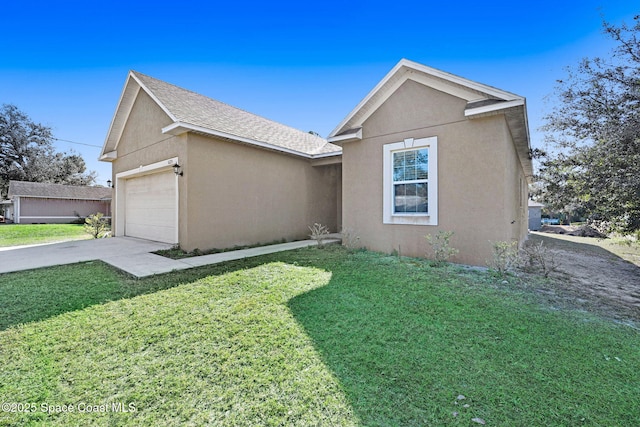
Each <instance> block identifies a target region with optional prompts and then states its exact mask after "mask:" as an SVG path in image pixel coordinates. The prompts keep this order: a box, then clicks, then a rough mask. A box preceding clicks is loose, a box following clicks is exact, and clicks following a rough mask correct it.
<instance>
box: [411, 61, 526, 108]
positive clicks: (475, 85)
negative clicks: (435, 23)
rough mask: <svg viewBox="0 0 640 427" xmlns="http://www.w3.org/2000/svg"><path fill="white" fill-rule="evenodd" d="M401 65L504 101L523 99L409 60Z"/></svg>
mask: <svg viewBox="0 0 640 427" xmlns="http://www.w3.org/2000/svg"><path fill="white" fill-rule="evenodd" d="M399 64H402V65H404V66H406V67H409V68H413V69H414V70H417V71H422V72H423V73H426V74H431V75H432V76H435V77H439V78H441V79H444V80H448V81H450V82H452V83H456V84H459V85H461V86H466V87H468V88H469V89H473V90H476V91H479V92H483V93H486V94H487V95H491V96H494V97H496V98H500V99H504V100H506V101H510V100H514V99H518V98H521V96H518V95H516V94H514V93H511V92H507V91H504V90H501V89H498V88H495V87H493V86H489V85H485V84H482V83H478V82H474V81H473V80H469V79H465V78H464V77H460V76H456V75H455V74H450V73H447V72H446V71H441V70H438V69H436V68H431V67H428V66H426V65H422V64H419V63H417V62H413V61H409V60H408V59H402V60H401V61H400V63H399Z"/></svg>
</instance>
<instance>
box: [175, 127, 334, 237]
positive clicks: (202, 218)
mask: <svg viewBox="0 0 640 427" xmlns="http://www.w3.org/2000/svg"><path fill="white" fill-rule="evenodd" d="M187 150H188V154H187V158H188V162H186V163H184V176H183V177H182V179H183V181H184V182H185V183H186V193H185V194H186V196H185V198H186V200H187V202H186V203H187V205H188V210H187V211H186V215H183V213H184V212H181V223H183V222H184V223H186V224H188V231H187V232H186V234H184V235H181V238H180V245H181V246H182V248H183V249H186V250H193V249H195V248H199V249H202V250H204V249H210V248H228V247H233V246H236V245H247V244H257V243H266V242H272V241H276V240H281V239H285V240H293V239H302V238H307V235H308V234H309V229H308V226H309V225H312V224H313V223H314V222H319V223H322V224H324V225H327V226H328V227H329V228H330V229H331V231H336V230H337V227H338V222H339V220H338V215H337V212H338V201H337V187H338V185H339V182H340V167H341V165H340V164H338V165H326V166H312V165H311V162H310V161H308V160H306V159H301V158H297V157H293V156H289V155H283V154H280V153H275V152H272V151H267V150H263V149H258V148H255V147H251V146H248V145H243V144H238V143H235V142H229V141H224V140H220V139H215V138H211V137H204V136H200V135H195V134H190V135H189V136H188V144H187Z"/></svg>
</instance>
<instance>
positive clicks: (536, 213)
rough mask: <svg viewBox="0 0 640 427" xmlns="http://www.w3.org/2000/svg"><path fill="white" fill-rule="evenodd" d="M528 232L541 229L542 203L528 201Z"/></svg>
mask: <svg viewBox="0 0 640 427" xmlns="http://www.w3.org/2000/svg"><path fill="white" fill-rule="evenodd" d="M528 207H529V230H531V231H538V230H540V228H542V208H544V205H543V204H542V203H538V202H534V201H533V200H529V205H528Z"/></svg>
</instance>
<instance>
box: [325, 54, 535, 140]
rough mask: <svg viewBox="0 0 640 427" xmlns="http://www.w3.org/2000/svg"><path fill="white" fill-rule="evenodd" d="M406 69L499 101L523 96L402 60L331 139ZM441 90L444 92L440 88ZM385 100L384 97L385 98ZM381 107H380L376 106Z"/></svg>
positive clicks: (339, 126)
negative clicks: (396, 75)
mask: <svg viewBox="0 0 640 427" xmlns="http://www.w3.org/2000/svg"><path fill="white" fill-rule="evenodd" d="M403 67H404V68H406V69H407V70H411V71H418V72H422V73H424V74H427V75H430V76H433V77H437V78H440V79H443V80H446V81H449V82H452V83H455V84H457V85H460V86H463V87H466V88H469V89H471V90H473V91H477V92H481V93H485V94H487V95H489V96H493V97H496V98H499V99H503V100H505V101H513V100H518V99H521V98H522V97H521V96H518V95H516V94H514V93H511V92H507V91H504V90H500V89H497V88H495V87H493V86H488V85H485V84H482V83H477V82H474V81H472V80H468V79H465V78H463V77H459V76H456V75H454V74H450V73H447V72H445V71H440V70H438V69H435V68H431V67H428V66H426V65H422V64H418V63H417V62H413V61H409V60H408V59H401V60H400V62H398V63H397V64H396V66H395V67H393V69H392V70H391V71H389V73H388V74H387V75H386V76H384V78H383V79H382V80H381V81H380V82H379V83H378V84H377V85H376V87H374V88H373V90H372V91H371V92H369V93H368V94H367V96H365V97H364V99H363V100H362V101H360V103H359V104H358V105H357V106H356V107H355V108H354V109H353V110H352V111H351V112H350V113H349V114H348V115H347V117H345V118H344V120H342V121H341V122H340V124H339V125H338V126H337V127H336V128H335V129H334V130H333V131H332V132H331V133H330V134H329V138H332V136H334V135H335V134H337V133H338V132H340V130H341V129H342V128H343V127H344V126H345V125H346V124H347V123H348V122H349V121H350V120H351V119H352V118H353V117H354V116H355V115H356V114H357V113H358V112H359V111H360V110H361V109H362V108H363V107H364V106H365V105H366V104H367V103H369V101H370V100H371V98H373V97H374V96H375V95H376V94H377V93H378V92H379V91H380V90H381V89H382V88H383V87H384V86H385V85H386V84H387V82H388V81H389V80H391V79H392V78H393V77H394V76H395V74H396V73H398V72H399V71H400V69H401V68H403ZM412 79H413V80H416V81H420V79H419V77H416V76H413V77H412ZM404 81H406V79H402V81H401V83H404ZM398 87H399V85H398V84H396V85H394V86H393V87H392V88H389V94H391V93H393V92H394V89H397V88H398ZM440 90H442V89H441V88H440ZM383 98H384V97H383ZM384 100H386V98H385V99H383V100H378V103H377V104H381V103H382V102H384ZM376 106H379V105H376ZM371 109H372V110H375V109H376V108H375V107H372V108H371Z"/></svg>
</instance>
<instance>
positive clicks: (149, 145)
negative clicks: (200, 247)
mask: <svg viewBox="0 0 640 427" xmlns="http://www.w3.org/2000/svg"><path fill="white" fill-rule="evenodd" d="M171 123H173V122H172V120H171V119H170V118H169V116H167V114H166V113H165V112H164V111H163V110H162V109H161V108H160V107H159V106H158V104H157V103H156V102H155V101H153V99H151V97H149V95H147V93H146V92H144V91H142V90H141V91H140V92H139V93H138V96H137V98H136V101H135V103H134V105H133V107H132V109H131V112H130V114H129V118H128V120H127V123H126V125H125V127H124V130H123V132H122V137H121V138H120V142H119V144H118V146H117V148H116V150H117V152H118V158H117V159H116V160H115V161H114V162H113V163H112V174H113V176H112V178H111V179H112V180H113V182H114V183H115V187H116V189H115V190H116V191H115V192H114V195H115V198H114V202H115V203H114V204H113V206H112V217H113V219H112V222H113V224H114V226H113V230H115V235H117V236H119V235H122V231H119V230H124V228H123V227H121V226H120V225H118V224H119V223H120V224H121V221H123V220H124V218H121V217H122V216H123V210H122V205H123V202H124V201H123V200H122V199H123V198H124V196H123V195H124V188H123V187H124V186H126V180H125V179H119V180H118V179H116V175H117V174H118V173H121V172H126V171H131V170H134V169H136V168H139V167H140V166H147V165H151V164H154V163H157V162H161V161H164V160H166V159H171V158H174V157H177V158H178V162H179V163H180V164H184V163H186V161H187V159H186V156H187V150H186V140H187V138H186V136H172V135H167V134H163V133H162V128H163V127H165V126H167V125H169V124H171ZM184 191H186V184H185V181H184V180H182V179H180V180H178V192H179V193H183V192H184ZM118 204H120V206H118ZM186 209H187V206H186V202H185V198H182V197H181V198H180V203H179V206H178V210H179V212H180V213H182V212H183V211H185V212H186ZM178 226H179V235H183V234H184V233H186V223H185V222H184V221H180V222H179V224H178Z"/></svg>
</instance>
